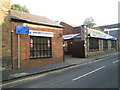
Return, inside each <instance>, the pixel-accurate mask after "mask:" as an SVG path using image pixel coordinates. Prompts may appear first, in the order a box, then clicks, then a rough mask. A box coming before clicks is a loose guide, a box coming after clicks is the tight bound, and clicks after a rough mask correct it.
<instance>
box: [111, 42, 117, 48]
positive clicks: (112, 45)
mask: <svg viewBox="0 0 120 90" xmlns="http://www.w3.org/2000/svg"><path fill="white" fill-rule="evenodd" d="M115 48H116V41H115V40H111V49H115Z"/></svg>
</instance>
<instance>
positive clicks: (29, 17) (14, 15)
mask: <svg viewBox="0 0 120 90" xmlns="http://www.w3.org/2000/svg"><path fill="white" fill-rule="evenodd" d="M11 19H12V20H14V19H15V20H19V21H20V20H22V21H27V22H30V23H36V24H42V25H47V26H54V27H60V28H62V26H61V25H59V24H57V23H55V22H54V21H52V20H50V19H48V18H47V17H45V16H37V15H33V14H30V13H25V12H21V11H17V10H11Z"/></svg>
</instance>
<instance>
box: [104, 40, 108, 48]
mask: <svg viewBox="0 0 120 90" xmlns="http://www.w3.org/2000/svg"><path fill="white" fill-rule="evenodd" d="M106 49H108V40H105V39H104V40H103V50H106Z"/></svg>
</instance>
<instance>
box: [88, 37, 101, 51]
mask: <svg viewBox="0 0 120 90" xmlns="http://www.w3.org/2000/svg"><path fill="white" fill-rule="evenodd" d="M89 50H90V51H98V50H99V39H97V38H89Z"/></svg>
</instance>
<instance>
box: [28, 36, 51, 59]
mask: <svg viewBox="0 0 120 90" xmlns="http://www.w3.org/2000/svg"><path fill="white" fill-rule="evenodd" d="M49 57H52V47H51V38H49V37H38V36H30V58H49Z"/></svg>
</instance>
